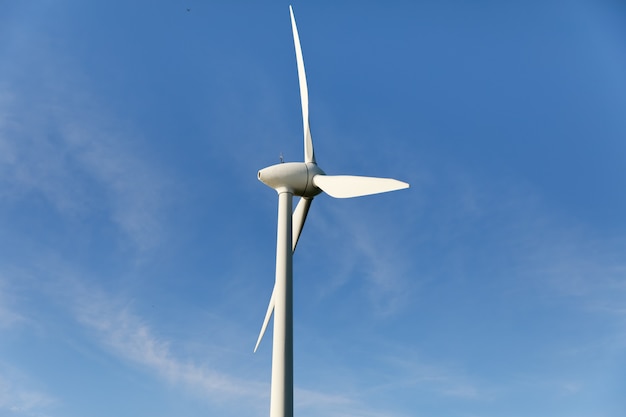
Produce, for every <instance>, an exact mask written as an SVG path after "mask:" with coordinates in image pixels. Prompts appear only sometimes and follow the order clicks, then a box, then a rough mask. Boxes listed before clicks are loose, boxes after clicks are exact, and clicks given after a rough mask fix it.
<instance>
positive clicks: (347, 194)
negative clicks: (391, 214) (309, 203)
mask: <svg viewBox="0 0 626 417" xmlns="http://www.w3.org/2000/svg"><path fill="white" fill-rule="evenodd" d="M313 184H315V186H317V187H319V188H321V189H322V190H323V191H324V192H325V193H326V194H328V195H330V196H331V197H335V198H351V197H360V196H364V195H370V194H379V193H386V192H388V191H395V190H401V189H403V188H409V184H407V183H406V182H402V181H398V180H394V179H393V178H375V177H357V176H353V175H316V176H315V177H313Z"/></svg>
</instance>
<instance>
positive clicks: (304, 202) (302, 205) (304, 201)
mask: <svg viewBox="0 0 626 417" xmlns="http://www.w3.org/2000/svg"><path fill="white" fill-rule="evenodd" d="M311 201H313V199H312V198H301V199H300V201H299V202H298V205H297V206H296V209H295V210H294V212H293V229H292V239H291V241H292V248H293V250H294V251H295V250H296V245H297V244H298V239H299V238H300V233H302V228H303V227H304V222H305V221H306V215H307V214H308V213H309V207H311Z"/></svg>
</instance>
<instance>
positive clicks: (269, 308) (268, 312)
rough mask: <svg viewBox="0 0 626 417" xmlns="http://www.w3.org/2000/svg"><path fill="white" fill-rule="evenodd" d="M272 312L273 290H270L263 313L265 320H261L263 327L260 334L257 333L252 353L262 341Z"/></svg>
mask: <svg viewBox="0 0 626 417" xmlns="http://www.w3.org/2000/svg"><path fill="white" fill-rule="evenodd" d="M273 312H274V289H272V296H271V297H270V303H269V305H268V306H267V312H266V313H265V320H263V326H262V327H261V333H259V338H258V339H257V340H256V345H255V346H254V352H255V353H256V350H257V349H258V348H259V344H261V340H263V335H264V334H265V330H266V329H267V324H268V323H269V322H270V317H272V313H273Z"/></svg>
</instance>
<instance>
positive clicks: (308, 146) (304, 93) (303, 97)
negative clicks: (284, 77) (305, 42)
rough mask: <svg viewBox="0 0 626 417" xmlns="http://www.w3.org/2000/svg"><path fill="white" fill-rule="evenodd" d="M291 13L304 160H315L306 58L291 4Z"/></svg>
mask: <svg viewBox="0 0 626 417" xmlns="http://www.w3.org/2000/svg"><path fill="white" fill-rule="evenodd" d="M289 14H290V15H291V29H292V31H293V44H294V46H295V48H296V62H297V64H298V81H299V83H300V101H301V103H302V124H303V126H304V162H315V155H314V154H313V140H312V139H311V127H310V126H309V90H308V88H307V86H306V73H305V72H304V59H303V58H302V48H301V47H300V37H299V36H298V28H297V27H296V18H295V17H294V15H293V9H292V8H291V6H289Z"/></svg>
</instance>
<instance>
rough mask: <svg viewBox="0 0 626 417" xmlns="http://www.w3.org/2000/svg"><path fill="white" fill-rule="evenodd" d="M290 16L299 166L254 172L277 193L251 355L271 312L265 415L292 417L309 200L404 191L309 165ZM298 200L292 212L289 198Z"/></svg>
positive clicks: (390, 182) (387, 181)
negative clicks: (272, 277) (296, 266)
mask: <svg viewBox="0 0 626 417" xmlns="http://www.w3.org/2000/svg"><path fill="white" fill-rule="evenodd" d="M289 12H290V14H291V28H292V30H293V42H294V45H295V48H296V61H297V64H298V79H299V82H300V99H301V102H302V120H303V123H304V162H289V163H280V164H277V165H273V166H270V167H267V168H264V169H262V170H260V171H259V173H258V178H259V180H260V181H261V182H263V183H264V184H265V185H267V186H269V187H271V188H273V189H274V190H276V192H277V193H278V231H277V242H276V281H275V282H274V290H273V291H272V296H271V298H270V303H269V306H268V307H267V313H266V314H265V320H264V321H263V326H262V328H261V332H260V334H259V338H258V340H257V343H256V346H255V347H254V351H255V352H256V350H257V348H258V347H259V343H261V339H262V338H263V334H264V333H265V329H266V328H267V324H268V322H269V320H270V317H271V316H272V313H274V340H273V349H272V382H271V395H270V417H292V416H293V264H292V259H293V251H294V250H295V249H296V244H297V243H298V238H299V237H300V232H301V231H302V227H303V226H304V221H305V220H306V216H307V213H308V212H309V207H310V206H311V201H312V200H313V197H315V196H316V195H318V194H319V193H321V192H322V191H324V192H326V193H327V194H328V195H330V196H331V197H335V198H350V197H359V196H364V195H370V194H378V193H384V192H387V191H394V190H400V189H403V188H408V187H409V184H407V183H405V182H402V181H398V180H394V179H391V178H375V177H359V176H351V175H326V174H325V173H324V171H322V170H321V168H319V167H318V166H317V164H316V163H315V156H314V154H313V142H312V140H311V130H310V127H309V93H308V90H307V85H306V74H305V72H304V61H303V59H302V49H301V48H300V39H299V37H298V28H297V27H296V20H295V18H294V16H293V9H292V8H291V6H289ZM294 195H295V196H298V197H300V201H299V202H298V206H297V207H296V209H295V211H293V214H292V207H293V196H294Z"/></svg>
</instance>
